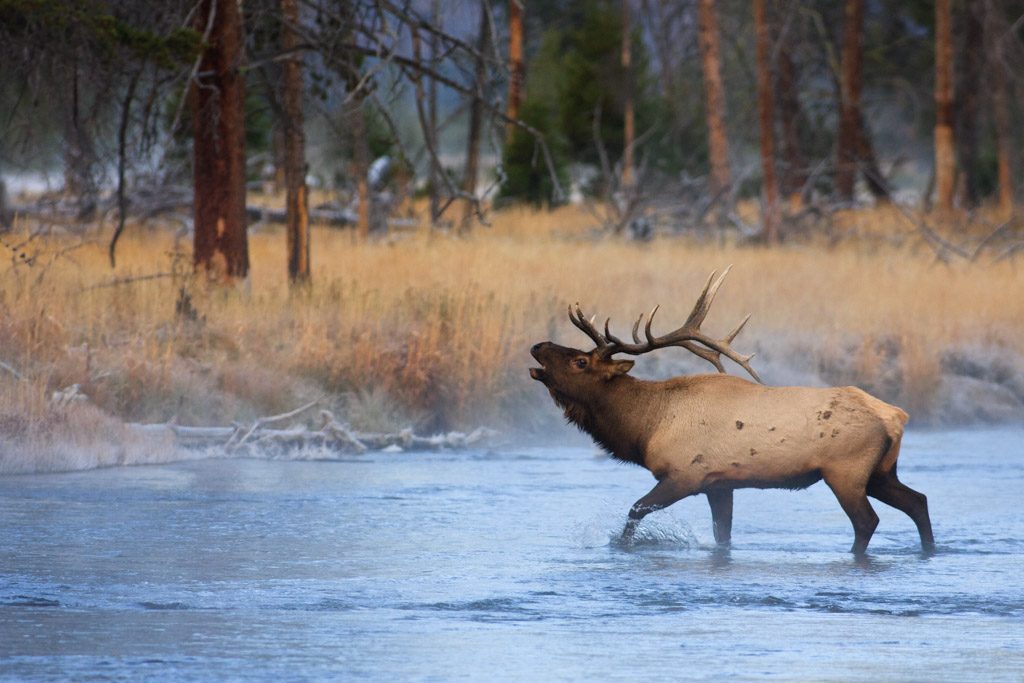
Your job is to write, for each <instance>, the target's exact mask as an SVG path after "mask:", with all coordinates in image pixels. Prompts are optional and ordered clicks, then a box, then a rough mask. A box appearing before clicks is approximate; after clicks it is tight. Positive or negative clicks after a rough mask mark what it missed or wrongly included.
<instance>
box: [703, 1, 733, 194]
mask: <svg viewBox="0 0 1024 683" xmlns="http://www.w3.org/2000/svg"><path fill="white" fill-rule="evenodd" d="M697 19H698V23H699V30H698V33H697V39H698V41H697V42H698V43H699V45H700V55H701V67H702V69H703V72H704V108H705V111H706V112H707V121H708V154H709V156H710V158H711V189H712V191H713V192H715V193H716V194H719V193H722V192H725V191H726V190H727V189H728V188H729V185H730V184H731V183H732V174H731V173H730V171H729V138H728V136H727V134H726V130H725V94H724V89H723V88H722V67H721V58H720V56H719V52H720V50H719V41H718V16H717V14H716V13H715V0H700V3H699V5H698V15H697Z"/></svg>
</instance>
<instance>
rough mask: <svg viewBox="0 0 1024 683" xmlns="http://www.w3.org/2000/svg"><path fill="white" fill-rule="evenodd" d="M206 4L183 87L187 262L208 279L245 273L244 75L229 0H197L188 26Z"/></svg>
mask: <svg viewBox="0 0 1024 683" xmlns="http://www.w3.org/2000/svg"><path fill="white" fill-rule="evenodd" d="M211 11H213V12H214V13H215V14H214V21H213V27H212V30H211V32H210V39H209V44H208V46H207V47H206V49H205V51H204V52H203V55H202V59H201V61H200V64H199V69H198V72H197V73H198V74H199V76H197V77H196V79H195V80H194V81H193V82H192V85H191V87H190V89H189V104H190V109H191V115H192V135H193V180H194V184H195V207H194V217H195V228H194V233H195V236H194V241H193V249H192V261H193V264H194V266H195V269H196V271H197V272H200V273H203V274H205V275H206V277H207V278H208V279H209V280H210V281H213V282H220V283H228V282H230V281H232V280H234V279H235V278H244V277H246V275H248V273H249V245H248V240H247V235H246V215H245V80H244V78H243V77H242V75H241V74H240V72H239V66H240V64H241V62H242V59H243V52H242V17H241V13H240V12H239V8H238V3H237V1H236V0H202V1H201V2H200V3H199V7H198V10H197V12H196V19H195V28H196V29H197V30H198V31H200V32H202V31H204V30H205V28H206V22H207V20H208V17H209V16H210V12H211Z"/></svg>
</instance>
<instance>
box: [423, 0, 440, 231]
mask: <svg viewBox="0 0 1024 683" xmlns="http://www.w3.org/2000/svg"><path fill="white" fill-rule="evenodd" d="M430 15H431V21H432V22H433V24H434V26H436V27H437V28H438V29H440V28H441V0H434V1H433V3H432V4H431V12H430ZM440 50H441V48H440V45H439V44H438V39H437V34H436V33H431V34H430V59H431V60H432V61H433V63H432V64H431V67H432V68H433V69H437V56H438V54H439V53H440ZM427 120H428V121H429V129H430V130H428V131H425V133H424V134H425V135H428V136H430V140H429V142H428V144H429V145H430V148H431V149H433V150H437V80H435V79H433V78H431V79H430V81H429V82H428V83H427ZM442 173H444V169H442V168H441V165H440V164H439V163H438V162H437V158H436V157H435V156H434V155H433V154H431V155H430V179H429V181H428V183H429V185H430V225H431V227H436V226H437V219H438V218H440V213H441V183H442V182H443V181H442V180H441V174H442Z"/></svg>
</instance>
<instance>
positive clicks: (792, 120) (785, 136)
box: [777, 45, 807, 210]
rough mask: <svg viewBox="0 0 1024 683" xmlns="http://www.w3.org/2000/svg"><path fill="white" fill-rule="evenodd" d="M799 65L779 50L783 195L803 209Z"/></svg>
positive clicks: (804, 171)
mask: <svg viewBox="0 0 1024 683" xmlns="http://www.w3.org/2000/svg"><path fill="white" fill-rule="evenodd" d="M797 81H798V77H797V70H796V63H795V62H794V61H793V55H792V53H791V52H790V51H789V49H788V48H787V47H786V46H785V45H782V46H780V48H779V73H778V79H777V87H778V91H779V112H778V114H779V122H780V123H781V126H782V141H781V142H782V157H783V159H785V173H784V174H783V177H782V192H783V193H784V194H785V195H786V197H787V198H788V201H789V204H790V207H791V208H792V209H794V210H798V209H800V207H801V206H803V196H802V193H803V189H804V185H806V184H807V161H806V160H805V159H804V155H803V152H802V151H801V149H800V121H801V119H802V118H803V117H802V115H801V110H800V96H799V92H800V91H799V88H798V85H797Z"/></svg>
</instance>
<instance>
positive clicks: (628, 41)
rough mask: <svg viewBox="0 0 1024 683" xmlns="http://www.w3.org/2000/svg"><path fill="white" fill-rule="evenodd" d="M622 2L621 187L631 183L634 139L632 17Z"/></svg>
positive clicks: (624, 1) (625, 0)
mask: <svg viewBox="0 0 1024 683" xmlns="http://www.w3.org/2000/svg"><path fill="white" fill-rule="evenodd" d="M621 2H622V60H621V61H622V74H623V76H624V81H623V93H622V95H623V102H622V188H623V189H628V188H630V187H632V185H633V142H634V140H635V139H636V128H635V126H636V121H635V119H634V112H633V65H632V62H633V55H632V38H633V18H632V16H631V12H630V9H629V0H621Z"/></svg>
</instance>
